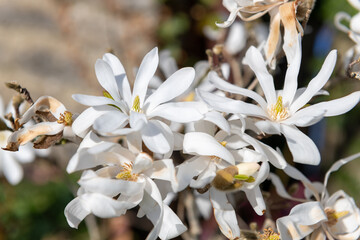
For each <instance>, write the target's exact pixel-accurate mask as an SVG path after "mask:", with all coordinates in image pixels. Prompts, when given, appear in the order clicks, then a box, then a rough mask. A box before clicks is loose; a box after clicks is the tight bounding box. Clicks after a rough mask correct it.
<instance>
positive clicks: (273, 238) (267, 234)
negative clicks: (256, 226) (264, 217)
mask: <svg viewBox="0 0 360 240" xmlns="http://www.w3.org/2000/svg"><path fill="white" fill-rule="evenodd" d="M258 239H260V240H280V235H279V234H278V233H276V232H274V230H273V229H272V228H268V229H264V233H263V234H260V235H259V238H258Z"/></svg>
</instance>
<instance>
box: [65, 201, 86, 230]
mask: <svg viewBox="0 0 360 240" xmlns="http://www.w3.org/2000/svg"><path fill="white" fill-rule="evenodd" d="M83 201H84V200H82V199H81V198H79V197H77V198H75V199H73V200H72V201H71V202H69V203H68V204H67V205H66V207H65V210H64V214H65V217H66V220H67V222H68V224H69V226H70V227H72V228H78V226H79V224H80V222H81V221H82V220H84V218H85V217H86V216H87V215H89V214H90V213H91V212H90V210H89V209H88V208H87V206H86V204H85V203H84V202H83Z"/></svg>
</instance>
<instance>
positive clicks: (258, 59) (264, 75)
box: [243, 46, 276, 105]
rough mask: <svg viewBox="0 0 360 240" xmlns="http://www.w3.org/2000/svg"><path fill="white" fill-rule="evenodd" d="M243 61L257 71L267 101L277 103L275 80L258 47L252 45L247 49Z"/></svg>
mask: <svg viewBox="0 0 360 240" xmlns="http://www.w3.org/2000/svg"><path fill="white" fill-rule="evenodd" d="M243 62H244V63H245V64H247V65H249V67H250V68H251V70H253V72H254V73H255V75H256V77H257V79H258V80H259V83H260V85H261V88H262V90H263V92H264V95H265V99H266V102H267V103H268V104H269V105H271V104H275V102H276V93H275V87H274V80H273V77H272V76H271V75H270V73H269V72H268V70H267V69H266V63H265V61H264V59H263V57H262V55H261V53H260V51H259V50H258V49H257V48H255V47H253V46H251V47H250V48H249V50H247V52H246V54H245V58H244V60H243Z"/></svg>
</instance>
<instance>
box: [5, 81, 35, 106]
mask: <svg viewBox="0 0 360 240" xmlns="http://www.w3.org/2000/svg"><path fill="white" fill-rule="evenodd" d="M5 85H6V86H7V87H8V88H10V89H13V90H15V91H17V92H18V93H20V95H21V96H22V97H23V99H24V100H25V101H27V102H28V103H30V104H31V105H33V104H34V101H33V100H32V98H31V96H30V92H29V91H28V90H27V89H26V88H23V87H21V86H20V84H18V83H16V82H11V83H10V82H7V83H5Z"/></svg>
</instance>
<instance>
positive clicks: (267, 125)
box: [254, 120, 281, 134]
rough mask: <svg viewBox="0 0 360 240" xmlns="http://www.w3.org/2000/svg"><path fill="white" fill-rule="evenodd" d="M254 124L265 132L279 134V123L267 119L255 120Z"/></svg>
mask: <svg viewBox="0 0 360 240" xmlns="http://www.w3.org/2000/svg"><path fill="white" fill-rule="evenodd" d="M254 125H255V126H256V127H257V128H258V129H259V130H261V131H262V132H264V133H267V134H280V131H281V130H280V123H278V122H273V121H269V120H265V121H257V122H255V123H254Z"/></svg>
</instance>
